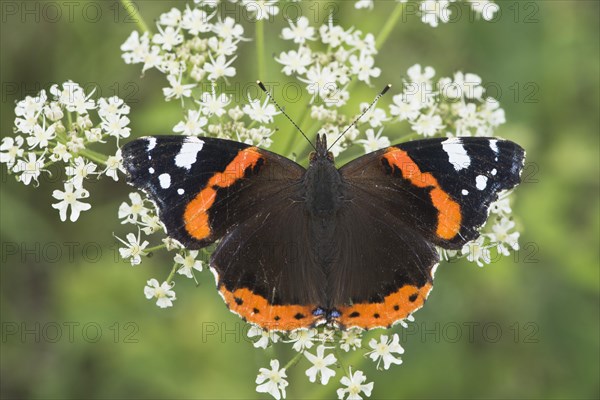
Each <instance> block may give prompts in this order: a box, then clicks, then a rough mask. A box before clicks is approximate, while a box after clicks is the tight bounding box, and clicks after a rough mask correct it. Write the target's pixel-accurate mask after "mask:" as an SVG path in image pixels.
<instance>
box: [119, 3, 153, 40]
mask: <svg viewBox="0 0 600 400" xmlns="http://www.w3.org/2000/svg"><path fill="white" fill-rule="evenodd" d="M121 4H122V5H123V8H124V9H125V12H127V14H129V16H130V17H131V18H133V20H135V23H136V24H137V26H138V28H140V30H141V31H142V33H146V32H148V33H149V32H150V29H148V25H147V24H146V21H144V19H143V18H142V17H141V15H140V13H139V9H138V7H137V5H136V4H135V3H133V1H131V0H121Z"/></svg>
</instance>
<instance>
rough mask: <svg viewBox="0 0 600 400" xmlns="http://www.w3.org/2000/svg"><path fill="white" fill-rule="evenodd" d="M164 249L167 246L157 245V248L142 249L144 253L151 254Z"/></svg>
mask: <svg viewBox="0 0 600 400" xmlns="http://www.w3.org/2000/svg"><path fill="white" fill-rule="evenodd" d="M165 247H167V245H166V244H164V243H163V244H159V245H157V246H154V247H149V248H147V249H144V251H145V252H146V253H152V252H154V251H156V250H161V249H164V248H165Z"/></svg>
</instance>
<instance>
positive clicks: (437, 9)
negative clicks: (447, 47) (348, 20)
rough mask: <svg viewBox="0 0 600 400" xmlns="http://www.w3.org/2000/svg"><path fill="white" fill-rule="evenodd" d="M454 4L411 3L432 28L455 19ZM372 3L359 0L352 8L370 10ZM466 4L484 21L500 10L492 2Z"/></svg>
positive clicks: (430, 0)
mask: <svg viewBox="0 0 600 400" xmlns="http://www.w3.org/2000/svg"><path fill="white" fill-rule="evenodd" d="M396 1H398V2H400V3H407V2H408V0H396ZM455 2H457V0H422V1H420V3H419V2H416V1H413V3H419V13H420V15H421V21H423V23H425V24H427V25H429V26H431V27H434V28H435V27H437V26H438V25H439V24H440V23H448V22H449V21H451V20H452V18H455V17H454V16H453V11H452V8H451V4H452V3H455ZM374 3H375V2H374V1H373V0H359V1H356V2H355V3H354V7H355V8H356V9H368V10H372V9H373V8H374V5H375V4H374ZM466 3H467V4H468V5H469V6H470V7H471V10H472V11H473V12H474V13H475V14H476V15H477V16H479V17H480V18H483V19H484V20H486V21H491V20H493V19H494V16H495V15H496V13H497V12H498V10H500V7H499V6H498V4H496V3H494V2H493V1H492V0H466Z"/></svg>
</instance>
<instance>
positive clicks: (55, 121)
mask: <svg viewBox="0 0 600 400" xmlns="http://www.w3.org/2000/svg"><path fill="white" fill-rule="evenodd" d="M93 94H94V91H92V92H91V93H85V91H84V89H83V88H82V87H81V86H79V85H78V84H77V83H74V82H72V81H67V82H65V83H63V84H62V85H60V86H59V85H53V86H52V87H51V88H50V97H49V96H48V94H47V93H46V91H45V90H42V91H40V92H39V93H38V94H37V96H33V97H32V96H26V97H25V99H24V100H21V101H19V102H18V103H17V105H16V107H15V116H16V118H15V127H14V131H15V135H14V136H7V137H4V138H3V139H2V143H1V145H0V163H4V164H6V166H7V168H8V171H9V172H10V173H13V174H15V177H16V179H17V181H19V182H21V183H23V184H24V185H29V184H30V183H32V182H35V184H36V185H37V184H38V183H39V178H40V176H41V174H42V173H44V172H45V173H48V174H50V171H49V170H48V168H49V167H50V166H51V165H53V164H57V165H59V167H60V168H61V169H60V172H61V173H63V176H64V182H63V184H64V189H63V190H54V192H53V194H52V196H53V197H54V198H55V199H56V200H58V202H57V203H54V204H52V207H53V208H55V209H57V210H58V212H59V216H60V219H61V221H66V220H67V216H69V220H71V221H73V222H74V221H77V219H78V218H79V215H80V214H81V212H82V211H87V210H89V209H90V208H91V206H90V204H89V203H85V202H83V201H80V200H83V199H87V198H88V197H89V195H90V194H89V192H88V191H87V190H86V189H84V187H83V185H84V182H85V181H86V180H87V179H91V178H92V177H99V176H100V175H106V176H109V177H110V178H112V179H113V180H115V181H117V180H118V179H119V176H118V172H119V171H121V172H123V170H122V166H121V154H120V151H118V150H117V151H116V153H115V154H114V155H112V156H110V157H106V156H104V155H103V154H99V153H96V152H94V151H92V150H90V149H89V146H90V145H93V144H95V143H105V142H106V141H107V140H108V139H110V138H113V139H115V141H116V143H117V145H118V141H119V139H120V138H125V137H128V136H129V133H130V129H129V127H128V125H129V118H128V117H127V114H129V106H128V105H126V104H125V103H124V102H123V100H121V99H120V98H118V97H116V96H114V97H110V98H100V99H98V100H97V101H96V100H94V99H93V98H92V96H93ZM92 113H93V114H92Z"/></svg>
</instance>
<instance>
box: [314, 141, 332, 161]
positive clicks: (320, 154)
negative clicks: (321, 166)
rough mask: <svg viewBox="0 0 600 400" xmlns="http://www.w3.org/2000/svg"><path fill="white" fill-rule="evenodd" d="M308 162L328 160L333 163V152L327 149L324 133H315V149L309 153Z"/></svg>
mask: <svg viewBox="0 0 600 400" xmlns="http://www.w3.org/2000/svg"><path fill="white" fill-rule="evenodd" d="M309 160H310V163H311V164H313V163H317V162H323V161H329V162H332V163H333V154H332V153H331V152H330V151H328V149H327V138H326V137H325V135H324V134H323V135H317V141H316V143H315V151H313V152H312V153H310V155H309Z"/></svg>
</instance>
